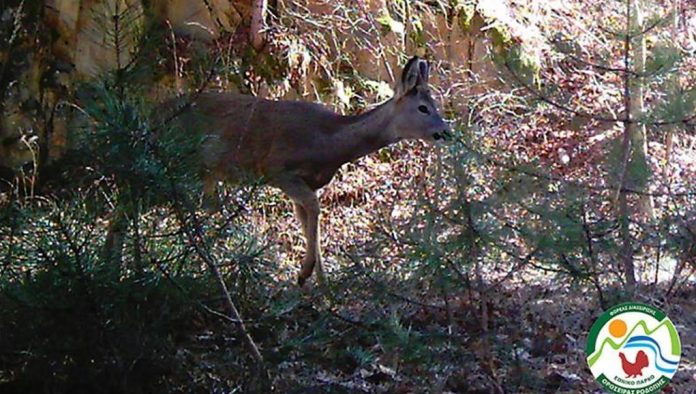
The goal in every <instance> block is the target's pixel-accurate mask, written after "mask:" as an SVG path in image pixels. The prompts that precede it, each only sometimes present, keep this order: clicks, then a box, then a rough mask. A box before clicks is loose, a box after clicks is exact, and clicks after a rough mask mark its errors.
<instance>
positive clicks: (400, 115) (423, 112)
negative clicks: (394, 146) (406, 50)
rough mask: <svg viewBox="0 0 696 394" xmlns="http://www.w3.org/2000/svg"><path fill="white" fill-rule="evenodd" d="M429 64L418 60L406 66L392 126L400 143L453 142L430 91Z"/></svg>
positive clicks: (395, 98) (397, 94)
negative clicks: (401, 140) (415, 140)
mask: <svg viewBox="0 0 696 394" xmlns="http://www.w3.org/2000/svg"><path fill="white" fill-rule="evenodd" d="M429 71H430V66H429V65H428V62H426V61H425V60H423V59H420V58H419V57H417V56H414V57H413V58H411V60H409V61H408V63H406V66H404V70H403V71H402V73H401V79H400V80H399V81H398V83H397V85H396V89H395V92H396V93H395V95H394V99H393V106H394V112H393V113H394V114H395V117H394V121H393V122H391V124H390V125H389V128H390V129H391V130H389V131H390V132H391V134H392V135H394V136H395V137H396V138H398V139H422V140H425V141H428V142H431V141H434V140H435V141H436V140H444V139H447V138H449V136H450V129H449V126H448V125H447V123H445V121H444V120H443V119H442V117H441V116H440V114H439V113H438V111H437V105H436V104H435V101H434V100H433V98H432V97H431V96H430V88H429V87H428V73H429Z"/></svg>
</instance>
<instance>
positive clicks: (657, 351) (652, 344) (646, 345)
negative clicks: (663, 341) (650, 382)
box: [624, 335, 679, 373]
mask: <svg viewBox="0 0 696 394" xmlns="http://www.w3.org/2000/svg"><path fill="white" fill-rule="evenodd" d="M624 348H643V349H650V350H651V351H652V353H653V355H654V356H655V368H656V369H657V370H658V371H660V372H664V373H673V372H675V371H676V370H677V365H678V364H679V361H671V360H667V359H666V358H665V357H664V356H663V355H662V348H661V347H660V344H659V343H657V341H655V340H654V339H652V338H650V337H648V336H644V335H638V336H635V337H631V338H629V340H628V341H627V342H626V345H624ZM661 364H662V365H661ZM664 364H667V365H664Z"/></svg>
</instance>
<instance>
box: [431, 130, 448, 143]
mask: <svg viewBox="0 0 696 394" xmlns="http://www.w3.org/2000/svg"><path fill="white" fill-rule="evenodd" d="M433 139H434V140H435V141H438V140H443V141H449V140H451V139H452V133H450V130H449V128H447V129H444V130H442V131H441V132H439V133H434V134H433Z"/></svg>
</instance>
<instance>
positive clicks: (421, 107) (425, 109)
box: [418, 105, 430, 114]
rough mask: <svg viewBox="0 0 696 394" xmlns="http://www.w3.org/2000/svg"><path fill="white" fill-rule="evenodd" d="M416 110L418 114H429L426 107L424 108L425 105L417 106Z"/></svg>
mask: <svg viewBox="0 0 696 394" xmlns="http://www.w3.org/2000/svg"><path fill="white" fill-rule="evenodd" d="M418 110H419V111H420V112H422V113H424V114H429V113H430V111H428V107H426V106H425V105H419V106H418Z"/></svg>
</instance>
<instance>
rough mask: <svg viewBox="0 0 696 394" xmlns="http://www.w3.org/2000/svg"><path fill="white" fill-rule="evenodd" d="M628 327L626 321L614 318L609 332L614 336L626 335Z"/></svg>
mask: <svg viewBox="0 0 696 394" xmlns="http://www.w3.org/2000/svg"><path fill="white" fill-rule="evenodd" d="M627 329H628V327H627V326H626V322H625V321H623V320H621V319H614V320H612V321H611V323H609V334H611V336H613V337H614V338H621V337H622V336H624V335H626V330H627Z"/></svg>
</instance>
